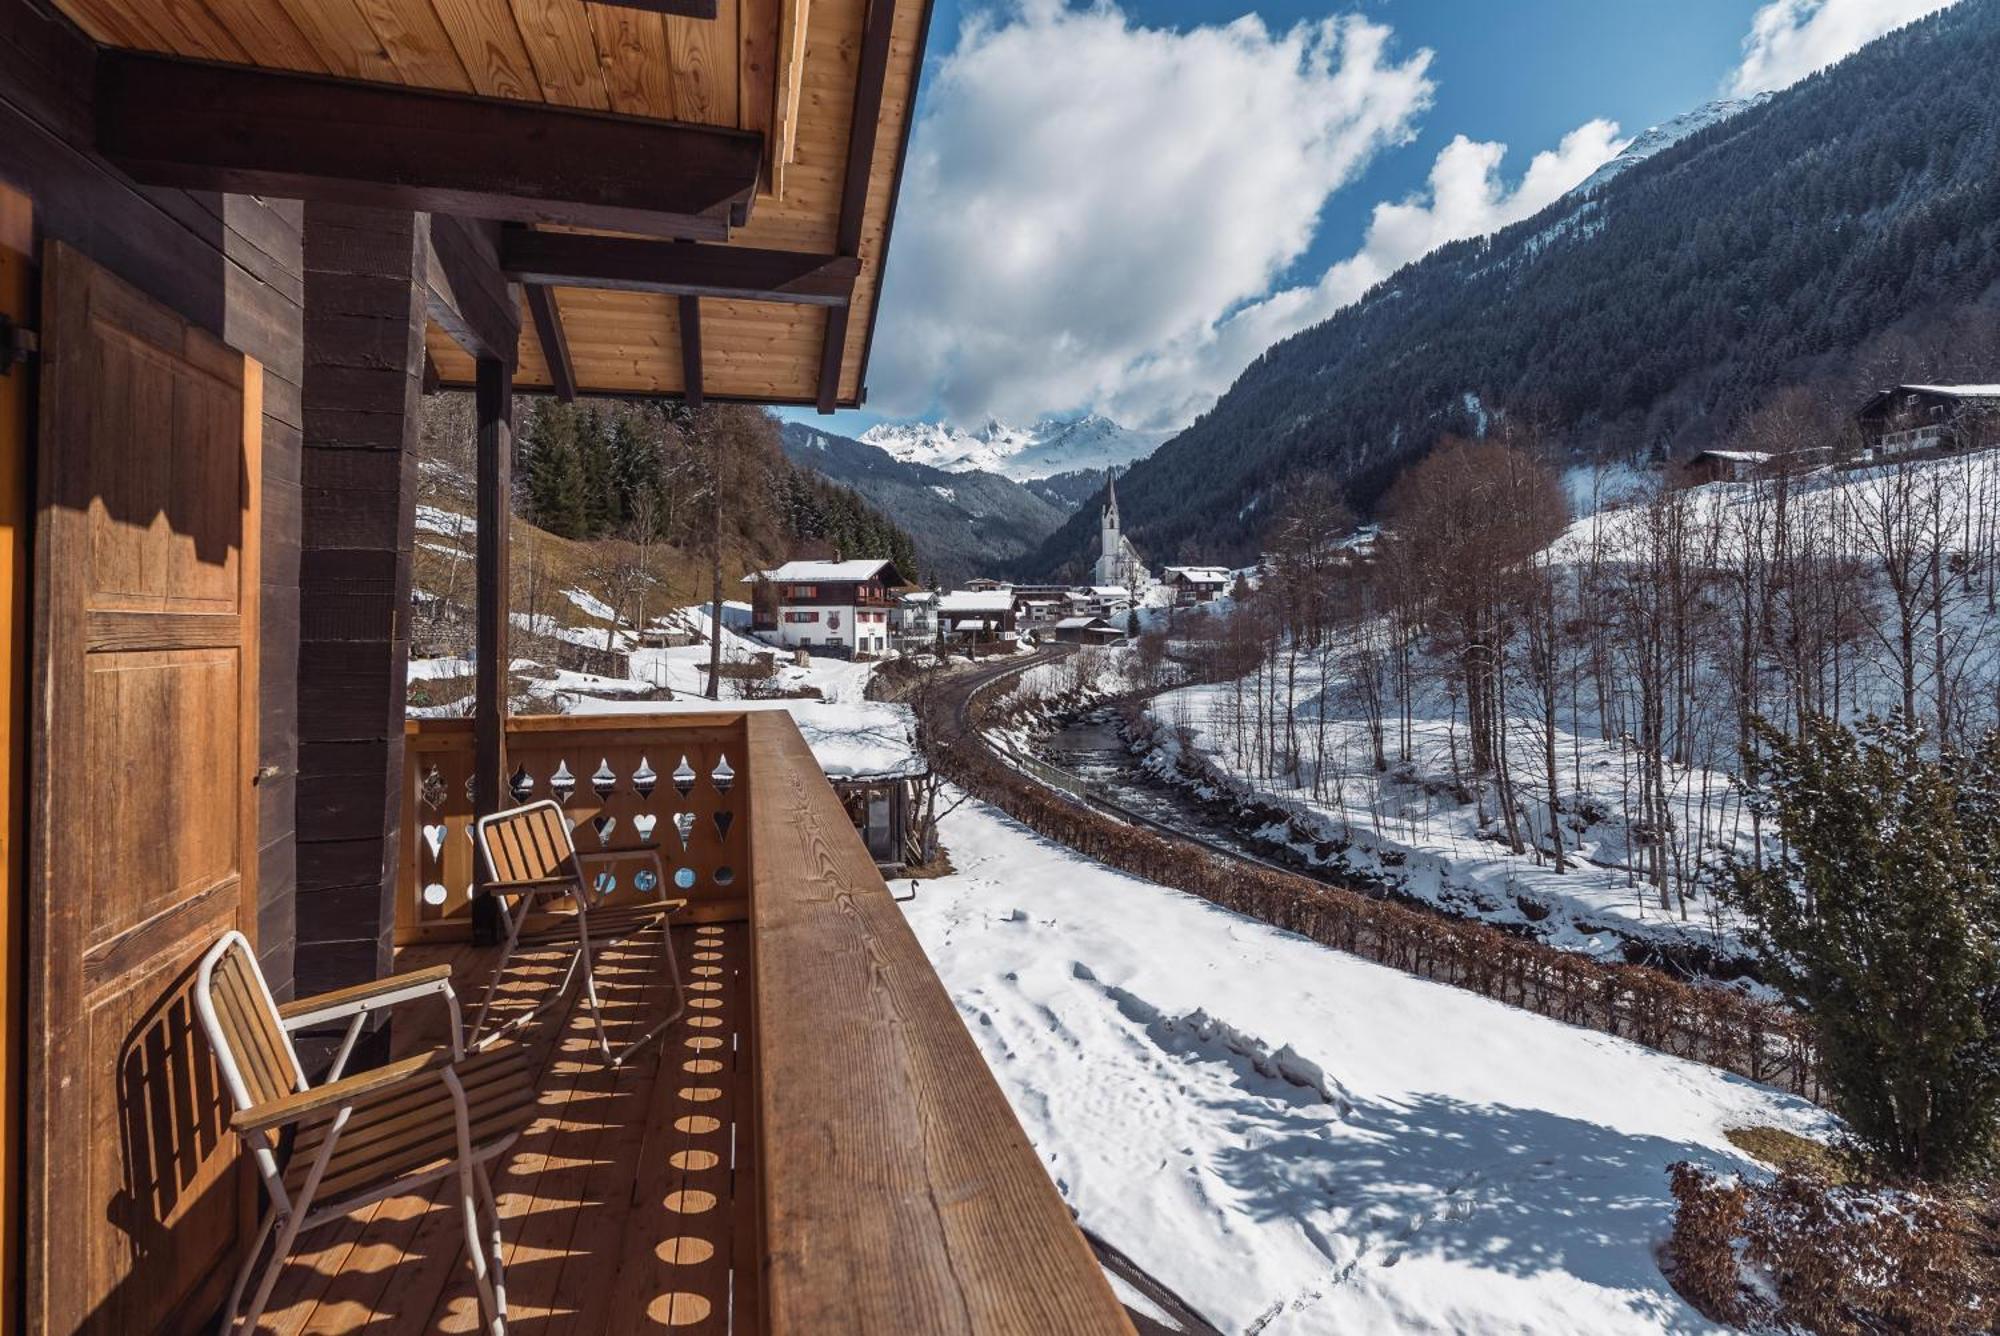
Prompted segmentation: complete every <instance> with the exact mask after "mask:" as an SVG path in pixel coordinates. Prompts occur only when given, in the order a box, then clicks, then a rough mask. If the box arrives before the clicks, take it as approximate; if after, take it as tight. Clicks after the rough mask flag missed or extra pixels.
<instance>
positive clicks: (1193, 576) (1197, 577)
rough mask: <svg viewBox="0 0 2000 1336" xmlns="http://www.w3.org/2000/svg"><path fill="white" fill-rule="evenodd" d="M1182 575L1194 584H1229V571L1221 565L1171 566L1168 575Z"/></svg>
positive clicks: (1168, 568)
mask: <svg viewBox="0 0 2000 1336" xmlns="http://www.w3.org/2000/svg"><path fill="white" fill-rule="evenodd" d="M1176 575H1178V576H1180V577H1181V578H1182V579H1183V580H1187V581H1189V582H1191V583H1193V584H1228V583H1229V572H1228V571H1227V570H1225V569H1223V568H1222V567H1220V566H1169V567H1167V576H1168V578H1170V579H1171V578H1172V577H1173V576H1176Z"/></svg>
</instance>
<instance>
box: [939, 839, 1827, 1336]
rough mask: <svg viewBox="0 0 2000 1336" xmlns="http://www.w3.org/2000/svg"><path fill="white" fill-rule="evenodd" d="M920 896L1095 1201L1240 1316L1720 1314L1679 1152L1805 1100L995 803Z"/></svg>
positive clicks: (1094, 1220) (995, 1038) (1346, 1321)
mask: <svg viewBox="0 0 2000 1336" xmlns="http://www.w3.org/2000/svg"><path fill="white" fill-rule="evenodd" d="M942 834H943V840H944V844H945V847H946V848H947V850H948V851H949V853H950V855H951V859H952V862H953V865H954V866H955V867H956V869H957V871H956V873H955V874H954V875H952V876H949V877H945V878H942V879H939V880H935V881H929V882H924V883H922V884H921V889H920V890H919V891H918V893H917V896H916V898H915V900H914V901H912V902H910V903H909V904H907V905H906V907H905V912H906V913H907V914H908V916H909V920H910V922H911V924H912V926H913V927H914V928H915V930H916V932H917V934H918V936H919V937H920V938H921V940H922V942H923V944H924V947H925V949H926V951H927V952H928V953H929V954H930V956H931V959H932V960H933V961H934V962H935V964H936V965H937V968H938V971H939V973H940V974H941V975H942V976H943V978H944V981H945V984H946V987H947V988H948V989H949V990H950V992H951V994H952V996H953V998H954V999H955V1000H956V1002H957V1004H958V1007H959V1010H960V1012H961V1014H962V1015H963V1016H964V1017H965V1020H966V1023H967V1025H968V1026H969V1027H970V1029H971V1030H972V1033H973V1034H974V1036H975V1037H976V1039H977V1040H978V1043H979V1045H980V1047H981V1050H982V1051H983V1052H984V1053H985V1055H986V1057H987V1060H988V1062H989V1063H990V1064H991V1065H992V1067H993V1070H994V1072H995V1073H996V1075H997V1076H998V1078H999V1080H1000V1083H1001V1085H1002V1087H1003V1088H1004V1089H1005V1090H1006V1092H1007V1095H1008V1098H1009V1099H1010V1100H1011V1101H1012V1103H1013V1106H1014V1109H1015V1111H1016V1113H1017V1114H1018V1115H1019V1116H1020V1118H1021V1120H1022V1123H1023V1124H1024V1126H1025V1127H1026V1129H1027V1131H1028V1134H1029V1136H1030V1138H1031V1139H1032V1140H1033V1142H1034V1144H1035V1146H1036V1148H1037V1149H1038V1150H1039V1152H1040V1153H1041V1155H1042V1157H1043V1160H1044V1162H1045V1163H1046V1164H1047V1165H1048V1168H1049V1172H1050V1174H1051V1175H1052V1176H1053V1177H1054V1178H1055V1180H1056V1182H1057V1185H1058V1187H1059V1188H1060V1189H1061V1191H1062V1193H1063V1196H1064V1197H1065V1199H1066V1200H1067V1201H1068V1202H1069V1203H1070V1204H1071V1206H1072V1207H1073V1208H1074V1209H1075V1210H1076V1211H1077V1212H1078V1215H1079V1219H1080V1221H1081V1223H1082V1224H1083V1226H1084V1227H1085V1228H1086V1229H1088V1230H1090V1231H1092V1232H1093V1233H1095V1234H1097V1235H1099V1236H1100V1237H1102V1238H1104V1239H1105V1240H1107V1241H1108V1242H1110V1243H1111V1244H1112V1245H1114V1246H1115V1247H1117V1248H1119V1249H1121V1250H1123V1251H1124V1252H1125V1253H1127V1254H1128V1255H1130V1256H1131V1257H1132V1258H1133V1259H1134V1260H1135V1261H1136V1262H1137V1263H1138V1264H1139V1265H1140V1266H1141V1267H1143V1268H1145V1269H1146V1270H1147V1271H1148V1272H1150V1273H1151V1274H1152V1275H1154V1276H1155V1277H1157V1278H1158V1279H1159V1280H1161V1281H1162V1282H1164V1283H1165V1284H1166V1285H1168V1286H1169V1287H1170V1288H1171V1289H1173V1290H1174V1291H1175V1292H1177V1293H1178V1294H1179V1295H1180V1296H1181V1297H1182V1298H1183V1299H1185V1300H1186V1301H1187V1302H1188V1303H1190V1304H1191V1305H1193V1307H1194V1308H1196V1309H1197V1310H1198V1311H1200V1312H1201V1313H1202V1314H1203V1315H1204V1316H1206V1317H1207V1318H1208V1320H1209V1321H1211V1322H1213V1323H1214V1324H1215V1325H1217V1326H1218V1327H1220V1328H1221V1329H1222V1330H1224V1331H1226V1332H1230V1333H1264V1334H1265V1336H1281V1334H1282V1333H1374V1332H1385V1333H1386V1332H1438V1333H1471V1332H1477V1333H1488V1332H1491V1333H1500V1332H1535V1333H1542V1334H1552V1333H1565V1332H1574V1333H1579V1334H1584V1333H1588V1334H1589V1336H1611V1334H1612V1333H1622V1332H1695V1331H1708V1330H1712V1329H1713V1327H1712V1324H1710V1323H1708V1322H1707V1321H1705V1320H1704V1319H1703V1318H1702V1317H1701V1316H1700V1315H1699V1314H1698V1313H1696V1312H1695V1311H1694V1310H1693V1309H1691V1308H1689V1307H1688V1306H1687V1305H1686V1304H1685V1303H1684V1302H1683V1301H1682V1300H1681V1299H1680V1298H1679V1297H1678V1296H1677V1295H1675V1293H1674V1292H1673V1290H1672V1289H1671V1287H1670V1286H1669V1285H1668V1284H1667V1282H1666V1280H1665V1279H1664V1278H1663V1276H1662V1275H1661V1273H1660V1270H1659V1265H1658V1262H1657V1260H1656V1258H1655V1249H1656V1247H1657V1246H1658V1244H1659V1242H1660V1241H1661V1239H1662V1238H1663V1237H1664V1236H1665V1234H1666V1232H1667V1229H1668V1226H1669V1220H1670V1215H1671V1199H1670V1197H1669V1195H1668V1192H1667V1186H1666V1173H1665V1170H1666V1166H1667V1165H1668V1164H1670V1163H1671V1162H1673V1161H1675V1160H1679V1159H1696V1160H1703V1161H1707V1162H1710V1163H1713V1164H1717V1165H1723V1166H1729V1167H1745V1163H1744V1160H1743V1157H1742V1156H1741V1155H1740V1153H1738V1152H1737V1151H1735V1150H1734V1149H1733V1148H1732V1147H1731V1146H1730V1144H1729V1143H1728V1142H1727V1141H1726V1140H1725V1139H1724V1138H1723V1135H1722V1134H1723V1132H1724V1130H1725V1129H1727V1128H1731V1127H1741V1126H1749V1125H1776V1126H1780V1127H1785V1128H1789V1129H1791V1130H1794V1131H1799V1132H1802V1133H1805V1132H1815V1131H1818V1132H1824V1131H1825V1130H1826V1127H1825V1122H1824V1116H1823V1115H1822V1114H1820V1113H1819V1112H1818V1111H1817V1110H1815V1109H1813V1108H1811V1107H1810V1106H1808V1105H1805V1104H1803V1103H1801V1102H1799V1101H1797V1100H1794V1099H1791V1098H1789V1097H1787V1096H1783V1095H1780V1094H1778V1093H1776V1092H1774V1091H1771V1090H1768V1089H1765V1088H1763V1087H1759V1086H1755V1085H1752V1084H1751V1083H1749V1082H1747V1081H1743V1080H1740V1079H1738V1078H1736V1077H1733V1076H1728V1075H1725V1074H1723V1073H1721V1072H1718V1071H1715V1070H1712V1069H1709V1068H1705V1067H1700V1066H1696V1065H1694V1064H1691V1063H1686V1062H1681V1061H1679V1060H1677V1059H1672V1058H1667V1057H1663V1056H1661V1055H1659V1054H1656V1053H1652V1052H1649V1051H1648V1050H1645V1049H1642V1048H1639V1047H1637V1046H1635V1045H1632V1044H1629V1043H1626V1042H1625V1041H1623V1040H1619V1039H1613V1038H1610V1037H1607V1036H1604V1035H1600V1034H1596V1033H1593V1032H1590V1031H1585V1030H1578V1029H1573V1028H1571V1027H1568V1026H1565V1025H1561V1024H1559V1023H1557V1022H1555V1021H1551V1020H1547V1019H1545V1018H1543V1017H1539V1016H1534V1015H1530V1014H1528V1013H1525V1012H1520V1011H1515V1010H1512V1009H1510V1008H1508V1007H1504V1006H1502V1005H1500V1004H1498V1003H1496V1002H1492V1001H1488V1000H1486V999H1483V998H1479V997H1476V996H1474V995H1472V994H1469V993H1463V992H1459V991H1456V990H1454V989H1450V988H1446V987H1443V986H1442V985H1438V984H1432V983H1427V982H1424V981H1421V980H1417V979H1413V978H1410V977H1408V976H1405V975H1402V974H1398V973H1396V972H1395V971H1393V970H1389V969H1386V968H1383V967H1381V966H1377V965H1373V964H1369V963H1367V962H1365V961H1361V960H1358V959H1356V958H1354V957H1351V956H1346V955H1342V954H1341V953H1339V952H1335V951H1331V950H1328V949H1327V948H1324V947H1321V946H1318V945H1316V944H1314V943H1311V942H1308V941H1306V940H1304V939H1303V938H1299V937H1295V936H1292V935H1290V934H1287V933H1283V932H1279V931H1277V930H1275V929H1272V928H1269V927H1266V926H1264V925H1262V924H1259V923H1257V922H1254V921H1252V920H1249V919H1245V918H1241V917H1239V916H1237V915H1234V914H1231V913H1229V912H1227V911H1224V910H1221V909H1218V908H1215V907H1214V906H1212V905H1209V904H1207V903H1206V902H1204V901H1201V900H1198V899H1196V898H1194V897H1192V896H1187V895H1183V894H1181V893H1179V892H1176V891H1171V890H1167V889H1164V888H1162V887H1159V886H1155V885H1152V884H1150V883H1147V882H1143V881H1139V880H1136V879H1134V878H1131V877H1127V876H1124V875H1122V874H1119V873H1115V872H1112V871H1109V870H1108V869H1105V868H1103V867H1100V866H1098V865H1096V864H1093V863H1090V862H1088V861H1086V860H1084V859H1082V858H1081V857H1079V856H1077V855H1075V854H1073V853H1071V852H1070V851H1068V850H1066V849H1063V848H1061V847H1060V846H1057V845H1053V844H1051V843H1050V842H1048V841H1045V840H1043V839H1041V838H1040V837H1038V836H1036V835H1034V834H1032V833H1031V832H1029V831H1027V830H1025V829H1024V828H1022V827H1020V826H1018V825H1016V824H1015V823H1013V822H1012V821H1010V820H1008V819H1007V818H1005V817H1004V816H1002V815H1000V814H999V813H997V812H995V811H994V810H992V809H990V808H987V807H984V806H983V805H980V804H978V803H968V804H966V805H965V806H963V807H961V808H959V809H958V810H957V811H956V812H954V813H952V814H951V815H950V816H948V817H947V818H946V819H945V822H944V826H943V832H942Z"/></svg>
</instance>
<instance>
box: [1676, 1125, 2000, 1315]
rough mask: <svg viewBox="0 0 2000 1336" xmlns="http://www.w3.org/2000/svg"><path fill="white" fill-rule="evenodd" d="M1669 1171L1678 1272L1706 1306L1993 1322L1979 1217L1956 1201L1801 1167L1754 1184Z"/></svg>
mask: <svg viewBox="0 0 2000 1336" xmlns="http://www.w3.org/2000/svg"><path fill="white" fill-rule="evenodd" d="M1668 1173H1669V1176H1670V1180H1671V1185H1672V1190H1673V1194H1674V1201H1675V1203H1676V1210H1675V1215H1674V1231H1673V1240H1672V1243H1671V1245H1670V1251H1671V1253H1672V1262H1673V1276H1674V1282H1675V1285H1676V1286H1677V1287H1678V1288H1679V1289H1680V1291H1681V1293H1682V1294H1683V1295H1684V1296H1686V1297H1687V1299H1688V1301H1689V1302H1691V1303H1693V1304H1694V1305H1695V1306H1696V1307H1698V1308H1700V1309H1701V1310H1702V1311H1703V1312H1704V1313H1706V1314H1708V1315H1709V1316H1710V1317H1713V1318H1716V1319H1718V1320H1720V1321H1725V1322H1730V1323H1736V1324H1746V1323H1754V1324H1758V1325H1774V1326H1793V1327H1801V1328H1804V1329H1805V1330H1807V1331H1812V1332H1817V1333H1820V1336H1860V1334H1861V1333H1867V1332H1875V1331H1882V1330H1888V1331H1899V1332H1913V1333H1926V1334H1930V1333H1936V1334H1937V1336H1948V1334H1950V1333H1958V1332H1967V1333H1970V1332H1975V1331H1981V1330H1985V1329H1986V1323H1985V1322H1983V1321H1982V1320H1981V1314H1982V1313H1983V1312H1986V1311H1989V1310H1988V1305H1990V1303H1991V1298H1992V1296H1990V1295H1989V1296H1984V1297H1982V1295H1981V1294H1980V1291H1979V1283H1978V1278H1977V1274H1976V1272H1975V1269H1974V1267H1973V1242H1972V1240H1973V1234H1974V1224H1973V1221H1972V1220H1971V1219H1970V1217H1968V1216H1967V1215H1966V1213H1965V1212H1964V1211H1962V1210H1960V1209H1959V1208H1958V1207H1956V1206H1954V1205H1952V1204H1951V1203H1949V1202H1946V1201H1942V1200H1940V1199H1938V1198H1936V1197H1931V1196H1926V1195H1923V1194H1920V1193H1915V1192H1907V1191H1902V1190H1897V1189H1868V1188H1859V1187H1842V1186H1836V1185H1834V1184H1833V1183H1831V1182H1830V1181H1829V1180H1827V1179H1826V1178H1823V1177H1821V1176H1819V1175H1818V1174H1815V1173H1813V1172H1810V1171H1804V1170H1790V1169H1788V1170H1784V1171H1782V1172H1780V1173H1779V1174H1778V1175H1777V1176H1776V1177H1774V1178H1773V1179H1771V1180H1770V1181H1769V1182H1768V1183H1762V1184H1756V1185H1746V1184H1744V1183H1742V1182H1740V1181H1738V1180H1737V1179H1735V1178H1734V1177H1733V1176H1724V1175H1717V1174H1714V1173H1711V1172H1710V1171H1708V1170H1706V1169H1703V1168H1700V1167H1698V1166H1696V1165H1692V1164H1688V1163H1686V1162H1685V1161H1683V1162H1682V1163H1679V1164H1676V1165H1674V1166H1672V1168H1671V1169H1669V1171H1668Z"/></svg>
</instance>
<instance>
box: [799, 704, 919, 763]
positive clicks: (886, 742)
mask: <svg viewBox="0 0 2000 1336" xmlns="http://www.w3.org/2000/svg"><path fill="white" fill-rule="evenodd" d="M792 718H793V719H794V720H796V721H797V723H798V726H799V732H800V733H802V734H804V735H805V740H806V746H808V747H810V748H812V754H813V759H814V760H816V761H818V762H819V768H820V769H822V770H824V771H826V773H827V777H828V778H829V779H891V778H896V777H900V776H905V775H921V774H923V773H924V771H925V769H926V768H927V767H926V766H925V765H924V761H923V758H922V757H921V756H919V755H918V754H917V749H916V731H915V724H914V722H913V721H914V716H913V715H912V714H911V713H910V707H909V706H907V705H898V704H895V703H893V702H890V701H874V700H856V701H841V702H839V703H832V702H829V703H827V704H823V705H805V706H801V707H799V708H797V709H794V710H793V711H792Z"/></svg>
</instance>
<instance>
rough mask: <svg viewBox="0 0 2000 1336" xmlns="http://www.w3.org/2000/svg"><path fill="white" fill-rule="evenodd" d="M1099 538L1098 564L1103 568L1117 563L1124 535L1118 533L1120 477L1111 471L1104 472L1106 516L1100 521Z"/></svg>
mask: <svg viewBox="0 0 2000 1336" xmlns="http://www.w3.org/2000/svg"><path fill="white" fill-rule="evenodd" d="M1097 536H1098V549H1097V551H1098V556H1099V558H1100V561H1099V563H1098V564H1099V565H1100V566H1101V565H1103V564H1105V563H1107V562H1113V561H1116V560H1117V559H1118V555H1119V552H1118V549H1119V547H1120V543H1119V541H1118V540H1119V539H1120V538H1122V537H1123V536H1124V535H1122V534H1120V533H1119V532H1118V476H1117V475H1116V474H1115V473H1113V472H1112V471H1111V470H1110V469H1106V470H1104V515H1103V518H1102V519H1100V520H1099V521H1098V535H1097Z"/></svg>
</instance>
